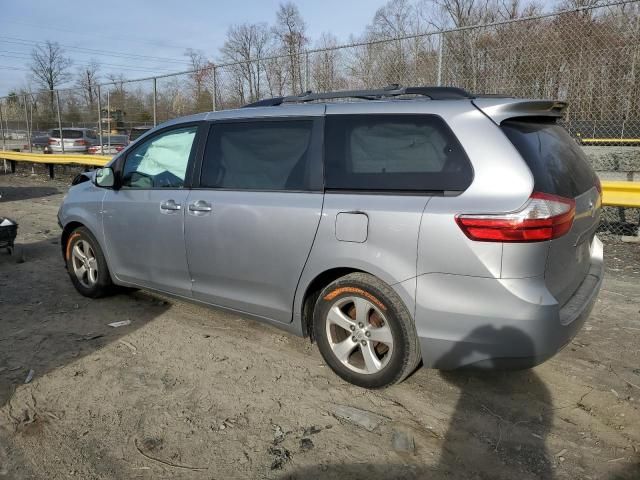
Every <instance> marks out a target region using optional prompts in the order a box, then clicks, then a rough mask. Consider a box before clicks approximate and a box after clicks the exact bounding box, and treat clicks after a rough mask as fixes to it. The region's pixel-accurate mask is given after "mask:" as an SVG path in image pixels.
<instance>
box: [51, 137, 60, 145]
mask: <svg viewBox="0 0 640 480" xmlns="http://www.w3.org/2000/svg"><path fill="white" fill-rule="evenodd" d="M57 144H58V141H57V140H54V139H53V138H50V139H49V145H57Z"/></svg>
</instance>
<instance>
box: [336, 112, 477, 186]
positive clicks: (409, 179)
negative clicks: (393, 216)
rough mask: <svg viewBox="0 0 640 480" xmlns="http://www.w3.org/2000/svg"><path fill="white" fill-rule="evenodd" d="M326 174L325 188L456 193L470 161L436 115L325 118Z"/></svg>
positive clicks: (465, 181) (468, 176) (467, 178)
mask: <svg viewBox="0 0 640 480" xmlns="http://www.w3.org/2000/svg"><path fill="white" fill-rule="evenodd" d="M325 172H326V173H325V177H326V179H325V180H326V187H327V188H329V189H346V190H407V191H455V190H458V191H461V190H465V189H466V188H467V187H468V186H469V185H470V184H471V181H472V179H473V170H472V168H471V164H470V163H469V160H468V158H467V156H466V154H465V153H464V150H463V149H462V147H461V145H460V143H459V142H458V140H457V139H456V137H455V136H454V135H453V133H452V132H451V130H450V129H449V128H448V126H447V125H446V124H445V123H444V121H443V120H442V119H441V118H440V117H437V116H435V115H334V116H327V117H326V128H325Z"/></svg>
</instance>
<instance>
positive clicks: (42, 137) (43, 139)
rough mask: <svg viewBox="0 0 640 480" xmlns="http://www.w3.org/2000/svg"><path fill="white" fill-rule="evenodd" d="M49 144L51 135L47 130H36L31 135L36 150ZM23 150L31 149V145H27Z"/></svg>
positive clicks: (32, 144)
mask: <svg viewBox="0 0 640 480" xmlns="http://www.w3.org/2000/svg"><path fill="white" fill-rule="evenodd" d="M47 145H49V135H48V134H47V133H46V132H34V133H32V135H31V146H32V148H34V149H36V150H42V149H44V147H46V146H47ZM23 150H29V145H25V146H24V147H23Z"/></svg>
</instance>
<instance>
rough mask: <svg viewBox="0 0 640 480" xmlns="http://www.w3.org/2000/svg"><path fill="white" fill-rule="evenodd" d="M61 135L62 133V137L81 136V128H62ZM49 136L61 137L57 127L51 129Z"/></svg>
mask: <svg viewBox="0 0 640 480" xmlns="http://www.w3.org/2000/svg"><path fill="white" fill-rule="evenodd" d="M62 135H64V138H82V130H65V129H64V128H63V129H62ZM51 136H52V137H53V138H61V137H60V130H58V129H55V130H51Z"/></svg>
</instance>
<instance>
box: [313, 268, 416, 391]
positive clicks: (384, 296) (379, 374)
mask: <svg viewBox="0 0 640 480" xmlns="http://www.w3.org/2000/svg"><path fill="white" fill-rule="evenodd" d="M313 326H314V335H315V337H316V339H317V343H318V349H319V350H320V353H321V354H322V356H323V358H324V360H325V361H326V362H327V364H328V365H329V366H330V367H331V369H332V370H333V371H334V372H335V373H336V374H337V375H338V376H340V377H341V378H342V379H344V380H346V381H347V382H350V383H353V384H354V385H358V386H360V387H364V388H383V387H387V386H389V385H393V384H395V383H399V382H401V381H402V380H404V379H405V378H406V377H407V376H408V375H410V374H411V373H412V372H413V371H414V370H415V369H416V367H417V366H418V364H419V363H420V345H419V342H418V336H417V334H416V331H415V326H414V324H413V320H412V318H411V315H410V314H409V312H408V311H407V308H406V307H405V305H404V303H403V302H402V300H401V299H400V297H399V296H398V294H397V293H396V292H394V291H393V289H392V288H391V287H389V286H388V285H387V284H386V283H384V282H382V281H381V280H379V279H378V278H376V277H374V276H373V275H370V274H367V273H361V272H357V273H351V274H349V275H346V276H344V277H341V278H339V279H337V280H335V281H334V282H332V283H331V284H329V285H328V286H327V287H325V288H324V290H323V291H322V292H321V293H320V296H319V297H318V300H317V301H316V305H315V309H314V312H313Z"/></svg>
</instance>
